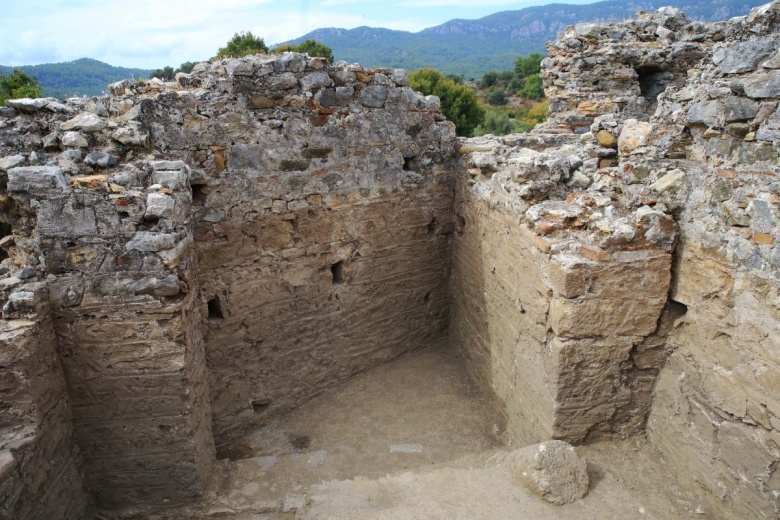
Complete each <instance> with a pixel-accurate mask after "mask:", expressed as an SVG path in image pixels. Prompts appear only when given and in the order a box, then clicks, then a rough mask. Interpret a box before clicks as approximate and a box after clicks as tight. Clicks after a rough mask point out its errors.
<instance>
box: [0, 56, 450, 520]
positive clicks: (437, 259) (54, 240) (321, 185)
mask: <svg viewBox="0 0 780 520" xmlns="http://www.w3.org/2000/svg"><path fill="white" fill-rule="evenodd" d="M407 83H408V78H407V76H406V74H405V73H404V72H403V71H394V70H385V71H366V70H363V69H361V68H360V67H357V66H348V65H344V66H339V67H336V68H329V67H328V66H327V64H326V62H325V61H324V60H321V59H311V58H308V57H306V56H303V55H297V54H285V55H282V56H275V57H266V58H246V59H243V60H227V61H224V62H219V63H214V64H201V65H200V66H199V67H198V68H197V69H196V70H195V71H194V73H193V74H192V75H183V76H181V77H180V78H179V81H178V83H177V84H168V85H163V84H161V83H154V82H152V83H150V84H137V83H133V82H121V83H119V84H116V85H113V86H112V93H113V95H112V96H107V97H103V98H98V99H93V100H83V99H72V100H68V101H66V102H60V101H57V100H53V99H40V100H22V101H18V102H15V101H12V102H10V105H11V107H15V108H4V109H3V110H2V113H0V115H2V122H1V123H0V125H1V126H2V128H0V131H2V146H3V151H2V154H0V155H2V159H0V168H2V172H3V174H4V182H5V191H4V193H3V198H2V203H3V208H4V215H5V218H6V219H7V220H8V221H9V222H11V223H12V225H13V228H14V232H13V236H11V237H8V238H6V239H4V241H3V245H4V248H5V249H6V250H7V251H8V253H9V255H10V258H9V259H8V260H6V261H5V262H4V263H3V266H4V269H5V270H6V273H7V276H6V278H5V280H4V282H5V285H4V286H3V287H4V293H3V301H4V302H6V304H7V306H10V307H9V308H11V309H12V308H13V303H14V302H15V301H16V300H17V299H19V298H21V296H19V295H20V294H25V291H27V289H26V288H27V287H28V286H29V284H30V283H31V282H33V283H35V282H36V280H44V279H45V283H46V288H47V289H48V293H49V300H48V301H49V304H50V305H51V313H52V315H53V318H54V327H55V330H56V332H57V351H58V354H59V358H60V360H61V362H62V367H63V371H64V375H65V379H66V381H67V384H68V393H69V395H70V399H71V402H72V405H73V417H74V421H73V424H74V430H75V442H76V444H77V445H78V446H79V447H80V448H81V453H82V458H83V469H84V472H85V476H86V486H87V488H88V490H89V491H90V492H91V494H92V496H93V498H94V499H95V501H96V503H97V505H98V506H99V507H102V508H109V509H117V508H127V507H142V506H175V505H177V504H181V503H184V502H191V501H192V500H194V499H196V498H197V497H198V496H200V494H202V492H203V490H204V486H205V483H206V480H207V478H208V476H209V473H210V468H211V464H212V462H213V460H214V454H215V452H214V441H213V438H216V439H217V440H218V442H223V443H224V442H226V441H227V440H229V439H231V438H232V437H233V436H235V435H236V434H239V433H241V432H242V431H245V430H248V429H251V428H253V427H256V426H257V425H259V424H262V423H263V422H264V421H266V420H267V419H268V418H269V417H271V416H273V415H274V414H279V413H281V412H283V411H287V410H290V409H291V408H293V407H294V406H296V405H298V404H301V403H303V402H305V401H306V400H308V399H310V398H311V397H312V396H314V395H316V394H317V393H319V392H321V391H322V390H323V389H324V388H326V387H328V386H330V385H332V384H335V383H337V382H340V381H343V380H345V379H346V378H348V377H349V376H350V375H352V374H354V373H355V372H357V371H360V370H364V369H366V368H369V367H371V366H374V365H376V364H378V363H381V362H384V361H386V360H389V359H392V358H394V357H396V356H398V355H400V354H401V353H403V352H406V351H409V350H411V349H414V348H419V347H423V346H429V345H432V344H435V343H436V342H438V341H442V340H444V339H445V338H446V323H447V319H448V312H447V309H448V297H447V286H446V281H447V279H448V277H449V255H448V249H449V242H450V239H449V237H450V235H451V234H452V232H453V231H454V228H455V220H454V218H453V217H452V215H451V206H452V197H453V192H454V182H453V178H454V168H453V166H452V164H453V157H454V155H455V147H454V141H453V139H454V127H453V126H452V124H451V123H449V122H447V121H446V120H444V118H443V117H442V116H441V114H440V113H439V112H438V100H436V99H426V98H423V97H422V96H420V95H419V94H416V93H414V92H413V91H412V90H411V89H409V88H408V87H407V86H406V85H407ZM163 158H164V159H166V160H160V159H163ZM176 159H183V160H184V161H182V160H176ZM185 161H186V162H185ZM190 165H191V166H190ZM9 271H10V272H9ZM9 442H10V441H9ZM3 445H5V444H3ZM28 469H29V471H34V470H33V469H32V468H28ZM8 482H11V481H10V480H9V481H8ZM36 499H37V497H36V496H35V495H34V493H33V492H30V493H29V494H28V495H27V496H25V497H24V501H23V503H24V504H29V503H31V502H34V501H35V500H36ZM20 503H22V502H20Z"/></svg>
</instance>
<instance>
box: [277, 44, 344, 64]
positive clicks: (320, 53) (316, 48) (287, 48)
mask: <svg viewBox="0 0 780 520" xmlns="http://www.w3.org/2000/svg"><path fill="white" fill-rule="evenodd" d="M273 52H274V53H276V54H279V53H282V52H301V53H306V54H308V55H309V56H311V57H312V58H314V57H318V58H325V59H326V60H328V62H329V63H333V49H331V48H330V47H328V46H327V45H325V44H324V43H321V42H318V41H315V40H306V41H305V42H303V43H301V44H299V45H294V44H289V43H288V44H287V45H280V46H279V47H275V48H274V50H273Z"/></svg>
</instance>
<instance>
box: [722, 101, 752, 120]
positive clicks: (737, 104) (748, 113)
mask: <svg viewBox="0 0 780 520" xmlns="http://www.w3.org/2000/svg"><path fill="white" fill-rule="evenodd" d="M723 111H724V117H725V121H726V123H734V122H739V121H748V120H750V119H753V118H754V117H756V114H757V113H758V104H757V103H756V102H755V101H753V100H752V99H747V98H743V97H737V96H729V97H728V98H726V100H725V101H724V102H723Z"/></svg>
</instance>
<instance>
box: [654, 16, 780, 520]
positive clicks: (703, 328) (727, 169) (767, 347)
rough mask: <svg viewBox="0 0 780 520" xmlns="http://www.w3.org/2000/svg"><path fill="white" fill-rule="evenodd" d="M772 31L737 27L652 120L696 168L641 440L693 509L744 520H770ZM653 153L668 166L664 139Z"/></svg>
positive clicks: (776, 373) (775, 82) (775, 503)
mask: <svg viewBox="0 0 780 520" xmlns="http://www.w3.org/2000/svg"><path fill="white" fill-rule="evenodd" d="M779 28H780V6H778V4H777V3H773V4H770V5H768V6H765V7H763V8H758V9H755V10H753V12H752V13H751V15H750V16H749V17H747V18H746V19H742V20H737V21H734V22H733V23H732V24H730V26H729V32H730V33H732V34H735V35H739V37H735V38H734V39H730V40H728V43H721V44H718V45H716V47H715V48H714V49H713V50H714V52H713V54H712V56H711V57H708V59H705V60H703V61H702V63H701V64H700V66H699V68H698V69H697V70H694V71H692V72H691V74H690V77H689V80H688V82H687V84H686V85H684V87H683V88H681V89H678V90H670V91H668V92H667V93H665V94H664V95H663V96H662V98H661V103H660V105H659V110H658V112H656V114H655V117H654V119H653V122H654V124H656V125H657V128H658V130H656V132H655V133H656V135H661V134H664V133H665V134H667V136H668V138H669V139H671V140H678V141H683V140H684V141H683V142H685V143H686V146H685V147H684V148H683V150H682V151H683V152H684V154H685V158H686V159H687V160H689V161H693V163H692V167H690V168H688V169H686V170H685V171H686V173H687V176H686V179H685V182H684V184H683V185H682V186H681V188H680V189H681V193H680V194H679V195H678V199H679V200H680V201H684V204H683V205H682V208H681V211H680V219H679V220H680V228H681V229H680V231H681V238H680V240H681V244H680V247H679V248H678V254H677V261H676V265H675V279H674V283H673V290H672V292H671V298H672V299H673V300H675V301H677V302H680V303H681V304H684V305H685V306H686V307H687V313H686V314H685V316H684V318H682V319H681V320H680V321H679V322H678V324H677V326H676V327H675V328H674V330H673V332H672V334H671V335H670V338H669V345H668V348H669V349H670V350H673V351H674V353H673V354H672V356H671V357H670V359H669V363H668V365H667V367H666V369H665V371H664V374H663V377H662V378H661V380H660V382H659V385H658V390H657V394H656V398H655V403H654V410H653V414H652V416H651V421H650V423H649V428H648V429H649V436H650V438H651V439H652V440H653V442H655V443H656V444H657V445H658V446H659V447H660V448H661V449H662V451H663V452H664V453H665V454H667V458H668V460H670V461H673V467H674V468H675V469H676V471H677V473H678V475H679V476H680V477H681V478H682V479H684V480H685V481H689V482H692V485H693V488H694V489H695V490H696V491H697V492H698V493H699V494H700V496H701V497H702V500H704V501H706V502H707V503H708V504H710V505H711V506H712V507H713V508H714V509H716V510H718V509H724V508H728V510H729V511H731V513H730V514H733V515H734V516H736V517H741V518H775V517H777V515H778V514H780V473H778V471H777V468H778V465H780V430H778V427H780V419H778V417H780V415H778V412H779V411H780V409H779V407H780V389H779V388H778V387H777V381H780V335H778V323H779V322H778V320H779V319H780V306H779V305H778V302H780V300H778V296H779V295H780V288H779V286H780V246H779V245H778V238H780V233H779V232H778V227H777V221H778V218H779V217H780V190H779V188H780V184H778V181H777V176H778V173H780V170H778V152H779V151H780V131H779V130H780V126H778V122H780V119H778V118H780V112H778V101H780V70H778V67H780V61H779V59H778V58H780V55H778V52H777V50H778V41H779V38H780V37H779V36H778V29H779ZM650 145H651V146H653V145H654V146H657V149H649V150H648V155H655V156H656V157H658V156H660V155H662V154H664V155H666V156H669V148H668V146H665V142H664V139H663V138H660V139H659V138H658V137H655V138H653V139H651V141H650ZM694 165H695V166H694Z"/></svg>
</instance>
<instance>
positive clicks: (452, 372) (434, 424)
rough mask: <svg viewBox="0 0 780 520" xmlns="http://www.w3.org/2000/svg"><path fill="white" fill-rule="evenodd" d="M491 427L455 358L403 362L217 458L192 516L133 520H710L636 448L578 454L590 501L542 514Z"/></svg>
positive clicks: (645, 448) (417, 356)
mask: <svg viewBox="0 0 780 520" xmlns="http://www.w3.org/2000/svg"><path fill="white" fill-rule="evenodd" d="M500 425H501V419H500V417H499V415H498V414H497V413H496V410H495V409H494V408H493V407H492V406H491V404H490V402H489V400H488V399H487V397H486V396H484V395H483V394H482V393H481V392H479V391H478V390H477V388H476V387H475V386H474V385H473V384H472V383H471V382H470V381H469V379H468V377H467V376H466V373H465V371H464V369H463V367H462V366H461V363H460V359H458V358H457V356H455V355H454V354H452V353H451V352H448V351H445V350H441V349H436V350H427V351H421V352H415V353H412V354H409V355H406V356H403V357H402V358H400V359H398V360H396V361H394V362H392V363H389V364H387V365H384V366H382V367H378V368H376V369H374V370H372V371H370V372H367V373H364V374H361V375H359V376H357V377H355V378H353V379H352V380H350V381H349V382H347V383H345V384H343V385H341V386H339V387H337V388H334V389H332V390H330V391H328V392H326V393H324V394H322V395H321V396H319V397H318V398H316V399H314V400H313V401H311V402H309V403H308V404H306V405H305V406H303V407H301V408H299V409H298V410H296V411H295V412H293V413H292V414H290V415H289V416H287V417H285V418H283V419H280V420H277V421H275V422H273V423H271V424H269V425H268V426H266V427H264V428H262V429H261V430H258V431H256V432H254V433H252V434H251V435H248V436H247V437H245V438H244V439H241V440H240V441H239V442H236V443H234V444H233V445H231V446H229V447H226V448H224V449H222V450H220V454H221V455H222V456H223V457H227V458H225V459H224V460H221V461H219V462H218V471H217V472H216V475H215V478H214V481H213V484H212V488H211V491H210V492H209V494H208V496H207V498H206V500H205V501H204V502H203V503H202V504H200V505H199V506H197V507H195V508H189V509H187V510H178V511H169V512H167V513H166V514H161V515H144V516H142V517H137V518H150V519H159V520H173V519H176V520H178V519H183V518H188V519H196V518H225V519H230V520H282V519H294V518H299V519H307V520H315V519H316V520H325V519H354V520H369V519H388V520H390V519H399V520H400V519H410V520H411V519H422V518H425V519H442V520H444V519H446V520H456V519H463V520H466V519H470V520H476V519H485V520H487V519H491V520H492V519H498V518H501V519H518V520H520V519H523V520H525V519H528V520H546V519H549V520H553V519H555V520H558V519H560V520H566V519H572V520H573V519H612V518H614V519H634V518H636V519H659V520H661V519H664V520H665V519H688V518H697V519H710V518H716V517H715V516H711V515H709V514H708V513H707V512H705V511H703V510H702V509H701V508H700V507H699V506H698V504H697V503H696V502H695V501H694V500H692V499H691V498H690V497H688V496H686V495H685V494H683V493H682V492H681V491H680V490H679V489H678V487H677V485H676V483H675V482H674V480H673V479H672V478H671V477H670V476H669V475H668V473H667V472H666V470H665V469H664V466H663V461H661V460H660V456H659V455H658V453H657V452H656V451H655V450H654V449H653V447H652V446H650V445H649V444H648V443H647V442H646V441H644V439H642V438H636V439H633V440H630V441H627V442H624V443H605V444H597V445H592V446H585V447H580V448H578V450H579V451H580V454H581V455H583V456H584V457H585V459H586V460H587V461H588V471H589V474H590V476H591V490H590V493H589V494H588V496H587V497H585V498H584V499H583V500H581V501H579V502H577V503H575V504H572V505H569V506H563V507H556V506H552V505H550V504H548V503H546V502H544V501H542V500H540V499H539V498H537V497H535V496H533V495H531V494H530V493H528V492H527V491H526V490H525V489H524V488H522V487H521V486H519V485H518V484H517V483H516V482H515V481H514V479H513V477H512V475H511V473H510V472H509V469H508V467H507V466H506V465H505V464H504V463H503V457H504V455H505V454H506V451H505V450H504V448H503V446H502V444H501V443H500V441H499V434H500V433H501V426H500ZM231 459H232V460H231Z"/></svg>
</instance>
